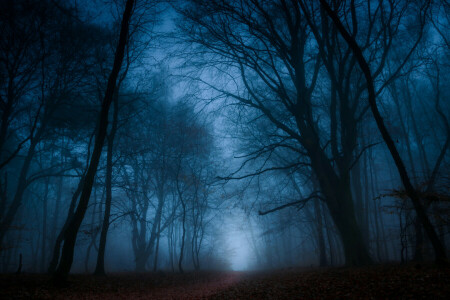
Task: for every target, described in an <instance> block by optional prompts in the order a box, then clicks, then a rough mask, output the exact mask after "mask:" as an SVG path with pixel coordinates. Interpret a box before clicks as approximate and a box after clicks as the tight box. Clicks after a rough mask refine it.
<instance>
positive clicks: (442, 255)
mask: <svg viewBox="0 0 450 300" xmlns="http://www.w3.org/2000/svg"><path fill="white" fill-rule="evenodd" d="M320 3H321V5H322V6H323V7H324V9H325V11H326V12H327V14H328V16H329V17H330V18H331V19H332V21H333V23H334V24H335V26H336V28H337V30H339V32H340V33H341V35H342V37H343V38H344V39H345V41H346V42H347V44H348V46H349V47H350V48H351V49H352V51H353V54H354V55H355V57H356V59H357V61H358V64H359V66H360V67H361V70H362V71H363V73H364V76H365V78H366V82H367V91H368V94H369V105H370V109H371V111H372V114H373V116H374V118H375V121H376V123H377V126H378V129H379V131H380V133H381V136H382V137H383V140H384V141H385V143H386V145H387V147H388V149H389V152H390V153H391V155H392V158H393V159H394V162H395V165H396V166H397V170H398V172H399V174H400V178H401V180H402V183H403V186H404V187H405V190H406V193H407V195H408V196H409V198H410V199H411V201H412V203H413V206H414V209H415V210H416V213H417V216H418V217H419V219H420V221H421V223H422V225H423V227H424V229H425V231H426V232H427V235H428V237H429V239H430V241H431V243H432V245H433V248H434V253H435V257H436V260H437V261H446V258H447V257H446V252H445V248H444V246H443V244H442V242H441V241H440V240H439V237H438V235H437V233H436V231H435V229H434V227H433V225H432V224H431V222H430V219H429V218H428V216H427V214H426V212H425V209H424V207H423V205H422V203H421V201H420V197H419V194H418V193H417V191H416V189H415V188H414V187H413V185H412V184H411V181H410V179H409V176H408V172H407V171H406V168H405V165H404V163H403V160H402V158H401V157H400V154H399V152H398V150H397V147H396V146H395V143H394V141H393V139H392V137H391V135H390V134H389V132H388V131H387V128H386V126H385V124H384V120H383V118H382V117H381V114H380V112H379V110H378V106H377V103H376V94H375V87H374V82H373V77H372V72H371V71H370V67H369V64H368V63H367V61H366V59H365V58H364V55H363V53H362V50H361V48H360V47H359V46H358V44H357V43H356V41H355V38H354V37H352V36H351V35H350V34H349V33H348V32H347V30H346V29H345V27H344V25H342V23H341V21H340V20H339V17H338V16H337V14H336V12H334V11H333V10H332V9H331V7H330V6H329V5H328V3H327V2H326V1H325V0H320Z"/></svg>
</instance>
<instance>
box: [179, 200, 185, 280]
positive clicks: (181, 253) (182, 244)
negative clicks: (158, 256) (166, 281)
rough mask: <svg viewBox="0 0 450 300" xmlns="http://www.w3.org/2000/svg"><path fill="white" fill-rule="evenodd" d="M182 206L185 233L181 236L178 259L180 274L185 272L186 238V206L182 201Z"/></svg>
mask: <svg viewBox="0 0 450 300" xmlns="http://www.w3.org/2000/svg"><path fill="white" fill-rule="evenodd" d="M180 200H181V206H182V207H183V218H182V229H183V233H182V235H181V247H180V258H179V259H178V270H179V271H180V273H184V270H183V256H184V240H185V238H186V204H185V203H184V201H183V200H182V199H180Z"/></svg>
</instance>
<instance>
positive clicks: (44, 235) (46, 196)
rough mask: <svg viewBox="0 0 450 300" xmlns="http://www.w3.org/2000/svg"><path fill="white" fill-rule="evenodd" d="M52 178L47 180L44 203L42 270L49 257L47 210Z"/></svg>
mask: <svg viewBox="0 0 450 300" xmlns="http://www.w3.org/2000/svg"><path fill="white" fill-rule="evenodd" d="M49 181H50V179H49V178H48V177H47V178H46V180H45V192H44V199H43V200H44V203H43V205H42V215H43V216H42V218H43V220H42V246H41V247H42V248H41V265H40V270H41V271H44V269H45V263H46V258H47V256H48V255H47V212H48V186H49Z"/></svg>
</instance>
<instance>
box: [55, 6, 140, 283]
mask: <svg viewBox="0 0 450 300" xmlns="http://www.w3.org/2000/svg"><path fill="white" fill-rule="evenodd" d="M133 6H134V0H127V3H126V5H125V11H124V13H123V17H122V24H121V29H120V37H119V43H118V45H117V49H116V54H115V57H114V66H113V69H112V71H111V74H110V76H109V78H108V86H107V88H106V92H105V97H104V99H103V102H102V109H101V112H100V117H99V127H98V132H97V136H96V138H95V145H94V150H93V153H92V157H91V161H90V163H89V168H88V171H87V172H86V176H85V178H84V183H83V190H82V192H81V196H80V201H79V203H78V206H77V209H76V211H75V214H74V216H73V218H72V220H71V221H70V223H69V225H68V227H67V230H66V232H65V234H64V236H65V237H64V246H63V250H62V255H61V260H60V262H59V265H58V268H57V269H56V272H55V273H54V276H53V279H54V280H55V281H56V282H57V283H58V282H65V281H66V280H67V276H68V274H69V272H70V268H71V267H72V262H73V252H74V248H75V242H76V239H77V234H78V230H79V228H80V225H81V223H82V222H83V219H84V215H85V213H86V209H87V207H88V203H89V198H90V195H91V191H92V184H93V183H94V178H95V174H96V172H97V167H98V164H99V161H100V156H101V153H102V148H103V143H104V140H105V137H106V131H107V127H108V112H109V107H110V106H111V102H112V98H113V95H114V89H115V86H116V80H117V76H118V74H119V71H120V68H121V65H122V61H123V57H124V52H125V45H126V43H127V36H128V27H129V22H130V18H131V13H132V9H133Z"/></svg>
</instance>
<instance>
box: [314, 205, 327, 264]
mask: <svg viewBox="0 0 450 300" xmlns="http://www.w3.org/2000/svg"><path fill="white" fill-rule="evenodd" d="M314 212H315V215H316V220H317V236H318V240H319V265H320V266H321V267H325V266H327V265H328V262H327V251H326V249H325V237H324V235H323V223H322V212H321V210H320V203H319V200H317V199H315V200H314Z"/></svg>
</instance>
